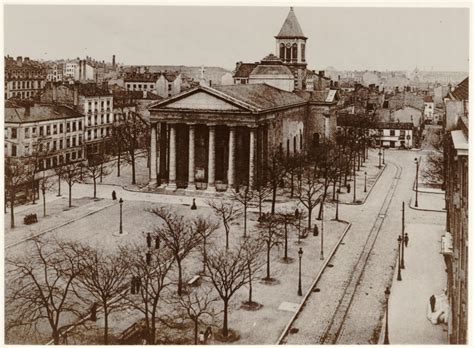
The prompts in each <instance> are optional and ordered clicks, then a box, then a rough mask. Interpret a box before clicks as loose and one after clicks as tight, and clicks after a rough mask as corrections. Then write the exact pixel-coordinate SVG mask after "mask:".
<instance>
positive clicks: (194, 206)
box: [191, 198, 197, 210]
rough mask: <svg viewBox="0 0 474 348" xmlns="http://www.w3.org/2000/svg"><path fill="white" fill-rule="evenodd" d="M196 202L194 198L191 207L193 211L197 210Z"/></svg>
mask: <svg viewBox="0 0 474 348" xmlns="http://www.w3.org/2000/svg"><path fill="white" fill-rule="evenodd" d="M196 209H197V207H196V200H195V199H194V198H193V204H192V205H191V210H196Z"/></svg>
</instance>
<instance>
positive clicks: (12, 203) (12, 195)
mask: <svg viewBox="0 0 474 348" xmlns="http://www.w3.org/2000/svg"><path fill="white" fill-rule="evenodd" d="M15 195H16V192H15V189H13V188H12V191H11V193H10V227H11V228H15V213H14V207H15Z"/></svg>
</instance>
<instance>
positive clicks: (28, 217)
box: [23, 214, 38, 225]
mask: <svg viewBox="0 0 474 348" xmlns="http://www.w3.org/2000/svg"><path fill="white" fill-rule="evenodd" d="M36 222H38V217H37V216H36V214H28V215H26V216H25V217H24V218H23V223H24V224H25V225H31V224H34V223H36Z"/></svg>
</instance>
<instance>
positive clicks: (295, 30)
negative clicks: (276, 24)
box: [275, 7, 307, 39]
mask: <svg viewBox="0 0 474 348" xmlns="http://www.w3.org/2000/svg"><path fill="white" fill-rule="evenodd" d="M275 38H277V39H289V38H300V39H307V37H306V36H304V34H303V30H301V27H300V24H299V23H298V19H297V18H296V15H295V12H294V11H293V7H290V12H289V13H288V16H287V17H286V19H285V22H284V23H283V26H282V27H281V29H280V32H279V33H278V35H277V36H275Z"/></svg>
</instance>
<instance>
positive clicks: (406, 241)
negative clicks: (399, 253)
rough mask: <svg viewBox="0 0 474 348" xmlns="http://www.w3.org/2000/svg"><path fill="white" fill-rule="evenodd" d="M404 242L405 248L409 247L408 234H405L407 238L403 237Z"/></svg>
mask: <svg viewBox="0 0 474 348" xmlns="http://www.w3.org/2000/svg"><path fill="white" fill-rule="evenodd" d="M403 241H404V242H405V248H407V247H408V233H405V237H403Z"/></svg>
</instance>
